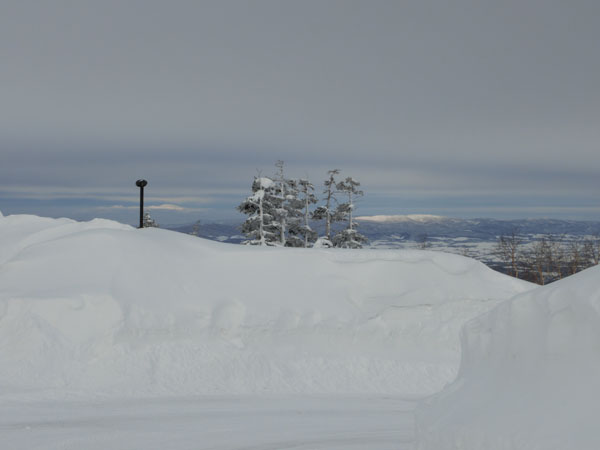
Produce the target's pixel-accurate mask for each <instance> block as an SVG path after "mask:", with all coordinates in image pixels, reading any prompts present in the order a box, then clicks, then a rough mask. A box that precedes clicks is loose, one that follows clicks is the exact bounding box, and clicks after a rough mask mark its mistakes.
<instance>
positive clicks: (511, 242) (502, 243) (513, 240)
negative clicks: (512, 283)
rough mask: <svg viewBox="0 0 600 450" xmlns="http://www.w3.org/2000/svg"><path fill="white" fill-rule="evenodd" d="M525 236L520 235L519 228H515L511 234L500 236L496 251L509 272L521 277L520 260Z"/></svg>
mask: <svg viewBox="0 0 600 450" xmlns="http://www.w3.org/2000/svg"><path fill="white" fill-rule="evenodd" d="M522 244H523V238H522V237H521V236H520V235H519V229H518V228H513V229H512V231H511V232H510V234H503V235H501V236H500V237H499V238H498V244H497V245H496V252H497V254H498V256H500V258H501V259H502V261H503V262H504V264H505V265H506V267H507V268H509V269H510V272H509V274H510V275H512V276H513V277H515V278H519V261H520V259H521V253H522V248H521V247H522Z"/></svg>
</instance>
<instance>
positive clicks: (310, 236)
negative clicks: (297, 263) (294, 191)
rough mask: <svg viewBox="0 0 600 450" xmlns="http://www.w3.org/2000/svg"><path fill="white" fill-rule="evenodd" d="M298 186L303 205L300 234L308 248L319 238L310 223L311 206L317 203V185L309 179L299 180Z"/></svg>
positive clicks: (299, 227)
mask: <svg viewBox="0 0 600 450" xmlns="http://www.w3.org/2000/svg"><path fill="white" fill-rule="evenodd" d="M298 188H299V191H300V194H301V195H302V196H301V197H300V198H299V203H300V205H302V220H301V221H299V224H298V234H299V235H300V236H301V237H302V241H303V242H302V243H303V247H304V248H307V247H308V244H309V243H311V244H312V243H313V242H314V241H316V240H317V237H318V235H317V232H316V231H314V230H313V229H312V228H311V227H310V224H309V219H310V206H311V205H313V204H315V203H317V197H315V194H314V193H313V192H314V190H315V187H314V186H313V184H312V183H311V182H310V181H308V180H307V179H300V180H298Z"/></svg>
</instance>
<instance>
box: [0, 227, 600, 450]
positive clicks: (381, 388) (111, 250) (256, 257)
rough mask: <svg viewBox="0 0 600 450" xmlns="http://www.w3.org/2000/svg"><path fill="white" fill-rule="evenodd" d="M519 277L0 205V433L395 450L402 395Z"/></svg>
mask: <svg viewBox="0 0 600 450" xmlns="http://www.w3.org/2000/svg"><path fill="white" fill-rule="evenodd" d="M596 275H597V272H596ZM590 283H591V282H590ZM532 289H535V286H533V285H530V284H528V283H525V282H521V281H519V280H515V279H512V278H509V277H506V276H504V275H501V274H499V273H497V272H494V271H492V270H490V269H488V268H487V267H485V266H484V265H483V264H481V263H478V262H476V261H474V260H472V259H469V258H464V257H461V256H457V255H449V254H444V253H439V252H433V251H418V250H403V251H398V250H338V249H318V250H317V249H285V248H253V247H247V246H239V245H230V244H223V243H218V242H212V241H207V240H203V239H198V238H196V237H192V236H187V235H184V234H180V233H175V232H170V231H166V230H161V229H144V230H137V229H134V228H132V227H129V226H126V225H122V224H118V223H116V222H111V221H106V220H94V221H91V222H86V223H79V222H74V221H71V220H68V219H58V220H56V219H47V218H40V217H35V216H7V217H0V367H1V368H2V370H0V405H1V406H2V408H0V411H1V412H0V441H1V442H3V443H4V442H9V444H10V445H9V447H10V448H11V449H13V448H14V449H18V448H23V449H25V448H28V449H29V448H66V449H69V448H73V449H75V448H86V449H94V448H128V449H130V448H140V449H142V448H143V449H152V448H167V447H168V448H170V449H176V448H195V449H208V448H218V449H226V448H230V449H233V448H253V449H267V448H269V449H282V448H311V449H317V448H322V449H335V448H369V449H386V448H403V447H402V446H403V445H404V446H405V447H404V448H410V446H411V445H413V444H414V442H413V436H414V427H413V422H412V420H413V419H412V408H413V405H414V401H415V400H416V399H419V398H422V397H423V396H426V395H430V394H434V393H436V392H438V391H440V390H442V389H443V388H444V386H445V385H447V384H448V383H450V382H452V380H453V379H454V378H455V377H456V375H457V373H458V368H459V364H460V358H461V356H460V355H461V350H460V340H459V333H460V329H461V327H462V326H463V324H464V323H465V322H467V321H469V320H470V319H473V318H475V317H477V316H480V315H481V314H484V313H487V312H488V311H490V310H491V309H493V308H494V307H495V306H497V305H499V304H500V303H501V302H503V301H506V300H508V299H510V298H512V297H513V296H515V295H517V294H521V295H522V297H517V298H529V297H527V295H528V294H527V292H529V291H531V290H532ZM569 289H571V291H572V292H575V291H576V288H575V287H573V288H569ZM571 291H570V292H571ZM531 292H532V294H531V295H533V296H534V295H537V294H534V293H536V292H538V291H537V290H536V291H531ZM582 296H583V294H582ZM501 308H502V307H501ZM501 310H502V309H500V311H501ZM496 311H498V310H496ZM485 317H488V316H485ZM578 317H579V316H578ZM567 318H568V317H565V320H566V319H567ZM486 320H487V319H486ZM590 320H591V319H590ZM475 323H476V322H475ZM558 323H559V325H560V324H561V323H562V322H560V321H559V322H558ZM470 327H471V328H469V330H472V325H471V326H470ZM559 328H560V327H559ZM483 329H485V326H484V327H483ZM473 333H474V332H473ZM473 333H471V331H469V332H468V333H467V334H466V336H471V335H473V336H474V335H475V334H473ZM519 336H520V335H519ZM528 336H529V335H526V336H525V337H528ZM558 336H559V337H560V334H558ZM490 339H491V338H490ZM492 340H493V339H492ZM555 340H556V339H555ZM484 341H485V340H484V338H481V342H484ZM559 341H560V339H559ZM465 342H466V344H465V345H468V347H467V353H466V354H465V355H477V354H478V353H477V351H476V349H478V348H480V347H477V345H475V344H473V342H471V341H470V340H469V339H467V340H466V341H465ZM519 342H520V341H519ZM481 345H482V344H481ZM466 357H467V356H465V358H466ZM463 359H464V358H463ZM475 360H476V358H475V357H471V356H469V357H468V361H475ZM494 361H496V359H494ZM498 361H500V360H498ZM465 364H466V363H465V361H464V360H463V369H462V372H461V373H462V374H463V376H466V375H464V374H468V373H470V372H469V370H470V369H468V367H471V366H468V365H465ZM475 366H477V365H476V364H474V365H473V367H475ZM481 366H482V367H483V366H485V364H481ZM473 370H475V369H473ZM482 370H483V369H482ZM598 379H600V378H598ZM453 386H456V384H455V385H453ZM507 389H508V388H507ZM448 398H449V396H448ZM507 398H508V397H507ZM437 404H438V403H433V404H432V406H431V407H430V408H431V409H429V410H428V411H434V410H435V411H438V410H439V411H442V410H443V408H442V407H440V408H438V409H436V406H434V405H437ZM444 411H445V410H444ZM436 414H438V413H437V412H436V413H433V412H432V413H431V414H429V413H427V414H423V415H422V416H420V417H422V420H421V421H420V428H419V429H420V430H421V431H422V430H424V429H427V427H429V426H434V425H432V424H434V423H435V422H434V421H430V420H429V419H428V417H429V418H431V417H434V416H435V417H437V416H436ZM443 415H444V413H443V412H439V416H440V417H442V416H443ZM444 430H445V431H444ZM446 432H448V433H449V431H448V428H440V429H439V434H435V433H434V432H432V433H430V434H429V436H430V437H426V438H422V439H421V441H422V442H423V445H429V444H428V443H427V442H429V441H427V439H430V442H435V441H434V439H437V438H438V437H439V438H440V439H444V437H443V436H446V434H443V433H446ZM436 436H437V437H436ZM432 445H433V446H431V445H430V446H429V447H423V448H436V449H438V448H437V447H435V444H432ZM441 448H443V447H439V449H441ZM457 448H461V447H457ZM479 448H480V449H481V450H483V449H484V448H485V447H479ZM509 448H510V447H509ZM439 449H438V450H439Z"/></svg>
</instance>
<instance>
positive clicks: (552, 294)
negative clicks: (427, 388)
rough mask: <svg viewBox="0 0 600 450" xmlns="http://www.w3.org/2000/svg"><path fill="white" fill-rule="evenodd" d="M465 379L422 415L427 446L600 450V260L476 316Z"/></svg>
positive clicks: (468, 329)
mask: <svg viewBox="0 0 600 450" xmlns="http://www.w3.org/2000/svg"><path fill="white" fill-rule="evenodd" d="M462 346H463V357H462V364H461V369H460V374H459V376H458V378H457V380H456V381H455V382H454V383H453V384H452V385H451V386H449V387H448V388H446V389H445V390H444V391H443V392H442V393H440V394H439V395H436V396H434V397H433V398H431V399H430V400H429V402H428V403H427V404H426V405H424V406H423V407H422V408H421V409H420V411H419V414H418V419H419V420H418V427H419V446H418V448H419V449H420V450H449V449H456V450H458V449H461V450H470V449H473V450H481V449H486V450H496V449H498V450H500V449H502V450H504V449H511V450H513V449H514V450H520V449H536V450H537V449H540V450H571V449H572V450H597V449H600V428H599V427H598V418H599V417H600V267H599V266H596V267H593V268H591V269H588V270H585V271H583V272H580V273H578V274H576V275H573V276H571V277H568V278H566V279H564V280H562V281H559V282H556V283H553V284H551V285H549V286H546V287H542V288H539V289H536V290H533V291H531V292H527V293H524V294H521V295H519V296H517V297H515V298H514V299H512V300H510V301H508V302H504V303H502V304H501V305H500V306H498V307H497V308H495V309H493V310H492V311H491V312H489V313H487V314H484V315H482V316H481V317H479V318H477V319H475V320H473V321H471V322H469V323H468V324H467V325H466V326H465V328H464V331H463V335H462Z"/></svg>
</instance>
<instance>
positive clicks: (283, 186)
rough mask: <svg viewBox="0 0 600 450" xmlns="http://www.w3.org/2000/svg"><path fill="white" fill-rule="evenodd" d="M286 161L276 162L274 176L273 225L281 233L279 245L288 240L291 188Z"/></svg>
mask: <svg viewBox="0 0 600 450" xmlns="http://www.w3.org/2000/svg"><path fill="white" fill-rule="evenodd" d="M283 166H284V162H283V161H281V160H278V161H277V162H276V163H275V167H277V172H276V173H275V177H274V182H275V186H274V189H273V190H274V196H273V204H274V209H273V216H274V217H273V219H274V220H273V226H274V227H276V228H277V232H278V234H279V245H281V246H284V245H285V242H286V231H287V220H288V209H287V208H286V203H287V194H288V190H289V186H288V180H286V179H285V176H284V174H283Z"/></svg>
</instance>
